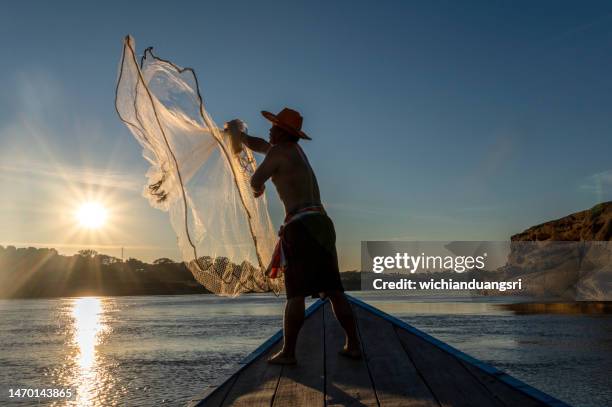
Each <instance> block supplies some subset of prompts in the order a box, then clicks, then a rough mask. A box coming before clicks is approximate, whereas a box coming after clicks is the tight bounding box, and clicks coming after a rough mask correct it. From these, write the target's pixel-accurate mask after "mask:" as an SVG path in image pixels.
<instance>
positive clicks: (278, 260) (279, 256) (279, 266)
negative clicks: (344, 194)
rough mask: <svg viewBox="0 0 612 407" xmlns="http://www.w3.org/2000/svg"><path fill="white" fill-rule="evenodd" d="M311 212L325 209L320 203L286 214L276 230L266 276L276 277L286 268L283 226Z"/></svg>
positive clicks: (320, 211) (323, 211) (322, 211)
mask: <svg viewBox="0 0 612 407" xmlns="http://www.w3.org/2000/svg"><path fill="white" fill-rule="evenodd" d="M313 213H322V214H325V209H324V208H323V206H322V205H312V206H307V207H305V208H302V209H299V210H297V211H294V212H292V213H289V214H287V216H286V217H285V223H283V225H282V226H281V227H280V230H279V231H278V236H279V239H278V242H277V243H276V246H275V247H274V252H273V253H272V260H271V261H270V265H269V266H268V269H267V270H266V274H267V275H268V277H270V278H278V277H280V274H281V273H284V272H285V270H286V269H287V259H286V257H285V253H284V250H283V231H284V229H285V226H287V225H288V224H289V223H291V222H292V221H294V220H296V219H299V218H301V217H302V216H305V215H310V214H313Z"/></svg>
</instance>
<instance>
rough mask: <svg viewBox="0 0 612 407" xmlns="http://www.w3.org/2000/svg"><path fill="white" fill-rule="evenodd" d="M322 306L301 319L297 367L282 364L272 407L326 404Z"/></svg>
mask: <svg viewBox="0 0 612 407" xmlns="http://www.w3.org/2000/svg"><path fill="white" fill-rule="evenodd" d="M324 346H325V344H324V327H323V307H321V308H319V309H318V310H317V311H316V312H315V313H313V314H312V315H310V316H309V317H308V318H306V320H305V321H304V325H303V326H302V329H301V330H300V335H299V336H298V342H297V347H296V358H297V360H298V364H297V365H296V366H283V367H282V370H281V378H280V381H279V384H278V387H277V388H276V393H275V395H274V403H273V406H275V407H285V406H292V407H301V406H304V407H310V406H323V405H324V404H325V391H324V388H325V360H324V357H325V348H324Z"/></svg>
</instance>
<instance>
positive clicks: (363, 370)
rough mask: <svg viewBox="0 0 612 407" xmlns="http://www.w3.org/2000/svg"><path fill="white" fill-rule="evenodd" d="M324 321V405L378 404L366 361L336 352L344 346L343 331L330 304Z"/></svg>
mask: <svg viewBox="0 0 612 407" xmlns="http://www.w3.org/2000/svg"><path fill="white" fill-rule="evenodd" d="M323 320H324V321H325V388H326V405H327V406H347V407H348V406H351V407H352V406H355V407H357V406H366V407H374V406H378V401H377V400H376V393H375V392H374V389H373V388H372V380H371V379H370V375H369V373H368V367H367V365H366V363H365V360H364V359H362V360H352V359H349V358H345V357H342V356H340V355H338V351H339V350H340V349H342V346H343V345H344V331H343V330H342V327H341V326H340V324H339V323H338V321H337V320H336V318H335V317H334V314H333V312H332V309H331V305H330V304H329V303H327V304H325V309H324V310H323Z"/></svg>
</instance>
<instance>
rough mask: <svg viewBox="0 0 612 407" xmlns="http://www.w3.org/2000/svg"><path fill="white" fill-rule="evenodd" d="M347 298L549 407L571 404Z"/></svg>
mask: <svg viewBox="0 0 612 407" xmlns="http://www.w3.org/2000/svg"><path fill="white" fill-rule="evenodd" d="M346 296H347V298H348V299H349V301H351V302H352V303H353V304H355V305H358V306H360V307H362V308H365V309H366V310H367V311H369V312H371V313H373V314H375V315H377V316H379V317H380V318H382V319H385V320H387V321H389V322H391V323H392V324H393V325H395V326H397V327H399V328H402V329H404V330H406V331H408V332H410V333H411V334H413V335H416V336H418V337H419V338H421V339H422V340H424V341H426V342H427V343H429V344H431V345H434V346H435V347H437V348H438V349H441V350H443V351H444V352H446V353H448V354H450V355H451V356H454V357H456V358H457V359H460V360H461V361H463V362H465V363H468V364H470V365H472V366H473V367H475V368H477V369H480V370H482V371H483V372H485V373H487V374H489V375H491V376H493V377H494V378H495V379H497V380H499V381H501V382H503V383H505V384H507V385H508V386H510V387H512V388H513V389H515V390H517V391H519V392H521V393H524V394H526V395H527V396H529V397H531V398H533V399H535V400H537V401H539V402H541V403H544V404H546V405H548V406H551V407H572V406H571V405H569V404H567V403H565V402H563V401H561V400H559V399H556V398H555V397H553V396H551V395H550V394H547V393H544V392H543V391H541V390H538V389H536V388H535V387H532V386H530V385H528V384H527V383H524V382H522V381H520V380H519V379H517V378H516V377H513V376H511V375H509V374H508V373H506V372H504V371H503V370H500V369H498V368H496V367H495V366H493V365H490V364H488V363H485V362H483V361H481V360H478V359H476V358H475V357H473V356H470V355H468V354H467V353H464V352H462V351H460V350H459V349H457V348H455V347H453V346H451V345H449V344H447V343H446V342H442V341H441V340H439V339H437V338H435V337H433V336H431V335H429V334H427V333H425V332H423V331H421V330H420V329H417V328H415V327H414V326H412V325H410V324H408V323H406V322H404V321H402V320H401V319H399V318H397V317H394V316H393V315H390V314H387V313H386V312H384V311H381V310H379V309H378V308H376V307H374V306H372V305H370V304H368V303H367V302H365V301H362V300H360V299H358V298H355V297H353V296H351V295H348V294H347V295H346Z"/></svg>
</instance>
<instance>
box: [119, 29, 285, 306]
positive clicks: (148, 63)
mask: <svg viewBox="0 0 612 407" xmlns="http://www.w3.org/2000/svg"><path fill="white" fill-rule="evenodd" d="M134 50H135V46H134V41H133V39H132V38H131V37H126V38H125V40H124V44H123V55H122V57H121V65H120V68H119V77H118V80H117V89H116V98H115V106H116V108H117V113H118V114H119V117H120V118H121V120H122V121H123V122H124V123H125V124H126V125H127V127H128V128H129V129H130V131H131V132H132V134H133V135H134V137H136V139H137V140H138V142H139V143H140V144H141V145H142V147H143V156H144V158H145V159H146V160H147V161H148V162H149V163H150V164H151V166H150V168H149V169H148V171H147V173H146V177H147V179H148V182H147V184H146V186H145V188H144V191H143V195H144V196H145V197H146V198H147V199H148V200H149V202H150V204H151V205H152V206H154V207H155V208H158V209H161V210H163V211H167V212H168V213H169V215H170V221H171V224H172V227H173V229H174V231H175V232H176V236H177V241H178V245H179V248H180V251H181V254H182V256H183V261H184V262H185V264H186V265H187V267H188V268H189V270H190V271H191V272H192V273H193V275H194V277H195V278H196V280H197V281H198V282H199V283H201V284H202V285H203V286H204V287H205V288H206V289H208V290H209V291H211V292H213V293H215V294H220V295H229V296H235V295H239V294H241V293H246V292H266V291H274V292H275V293H278V292H279V291H280V290H281V288H282V286H283V282H282V279H280V278H278V279H269V278H268V277H267V275H266V272H265V269H266V267H267V265H268V263H269V261H270V257H271V256H272V251H273V249H274V243H275V233H274V230H273V227H272V223H271V221H270V216H269V214H268V207H267V203H266V199H265V197H264V196H262V197H260V198H257V199H256V198H254V197H253V195H252V193H251V190H250V185H249V180H250V177H251V175H252V174H253V172H254V170H255V166H256V162H255V160H254V158H253V154H252V153H251V152H250V151H249V150H247V149H242V150H241V151H240V149H237V148H236V145H235V144H234V145H232V137H231V135H230V132H228V131H224V130H223V129H219V128H218V127H217V126H216V125H215V123H214V122H213V120H212V119H211V117H210V116H209V115H208V113H207V112H206V110H205V108H204V104H203V101H202V97H201V95H200V91H199V88H198V80H197V77H196V75H195V72H194V71H193V69H190V68H180V67H178V66H177V65H175V64H173V63H172V62H170V61H167V60H163V59H161V58H158V57H156V56H155V55H154V54H153V52H152V49H151V48H148V49H146V50H145V52H144V55H143V56H142V57H141V59H140V60H138V59H137V57H136V53H135V51H134ZM240 125H242V126H244V124H240ZM245 128H246V127H245Z"/></svg>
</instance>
